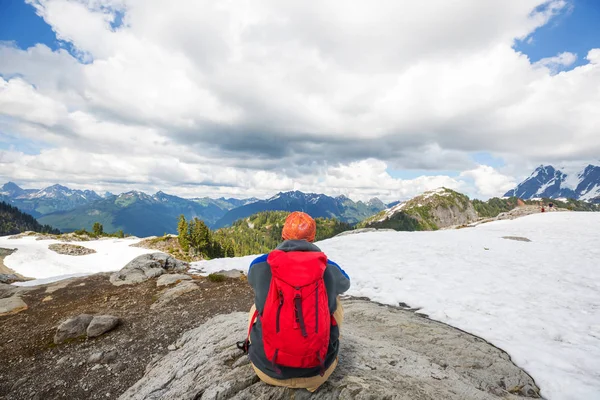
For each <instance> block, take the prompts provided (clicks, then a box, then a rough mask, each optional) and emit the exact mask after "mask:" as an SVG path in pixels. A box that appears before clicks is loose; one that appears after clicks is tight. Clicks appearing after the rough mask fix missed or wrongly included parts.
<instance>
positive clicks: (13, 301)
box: [0, 296, 27, 316]
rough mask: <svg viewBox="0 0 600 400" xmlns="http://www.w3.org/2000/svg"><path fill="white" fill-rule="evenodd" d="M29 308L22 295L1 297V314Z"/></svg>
mask: <svg viewBox="0 0 600 400" xmlns="http://www.w3.org/2000/svg"><path fill="white" fill-rule="evenodd" d="M24 310H27V304H26V303H25V302H24V301H23V299H21V298H20V297H17V296H13V297H7V298H4V299H0V316H2V315H9V314H16V313H18V312H21V311H24Z"/></svg>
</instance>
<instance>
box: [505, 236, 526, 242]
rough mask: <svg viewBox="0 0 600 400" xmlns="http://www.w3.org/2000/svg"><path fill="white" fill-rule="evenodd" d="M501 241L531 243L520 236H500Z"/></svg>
mask: <svg viewBox="0 0 600 400" xmlns="http://www.w3.org/2000/svg"><path fill="white" fill-rule="evenodd" d="M502 239H508V240H516V241H517V242H531V240H529V239H527V238H526V237H521V236H502Z"/></svg>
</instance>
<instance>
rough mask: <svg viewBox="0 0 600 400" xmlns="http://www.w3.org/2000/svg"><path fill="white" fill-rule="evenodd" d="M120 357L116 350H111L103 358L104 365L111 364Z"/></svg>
mask: <svg viewBox="0 0 600 400" xmlns="http://www.w3.org/2000/svg"><path fill="white" fill-rule="evenodd" d="M118 356H119V353H118V352H117V350H116V349H112V350H109V351H107V352H106V353H104V356H103V357H102V362H103V363H104V364H111V363H113V362H114V361H115V360H116V359H117V357H118Z"/></svg>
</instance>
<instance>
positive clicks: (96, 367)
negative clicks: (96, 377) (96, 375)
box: [92, 364, 102, 371]
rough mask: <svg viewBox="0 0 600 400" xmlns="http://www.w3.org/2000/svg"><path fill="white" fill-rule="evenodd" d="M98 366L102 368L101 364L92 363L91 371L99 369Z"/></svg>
mask: <svg viewBox="0 0 600 400" xmlns="http://www.w3.org/2000/svg"><path fill="white" fill-rule="evenodd" d="M100 368H102V365H101V364H96V365H94V366H93V367H92V371H95V370H97V369H100Z"/></svg>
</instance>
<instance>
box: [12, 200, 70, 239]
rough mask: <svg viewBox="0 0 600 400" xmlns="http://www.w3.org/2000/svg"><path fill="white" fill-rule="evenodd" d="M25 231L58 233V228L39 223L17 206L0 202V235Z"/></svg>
mask: <svg viewBox="0 0 600 400" xmlns="http://www.w3.org/2000/svg"><path fill="white" fill-rule="evenodd" d="M25 231H34V232H39V233H52V234H60V231H59V230H58V229H54V228H53V227H51V226H50V225H41V224H40V223H39V222H37V221H36V219H35V218H33V217H32V216H31V215H29V214H25V213H24V212H21V211H20V210H19V209H18V208H17V207H14V206H11V205H10V204H8V203H6V202H4V201H2V202H0V236H4V235H16V234H18V233H22V232H25Z"/></svg>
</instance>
